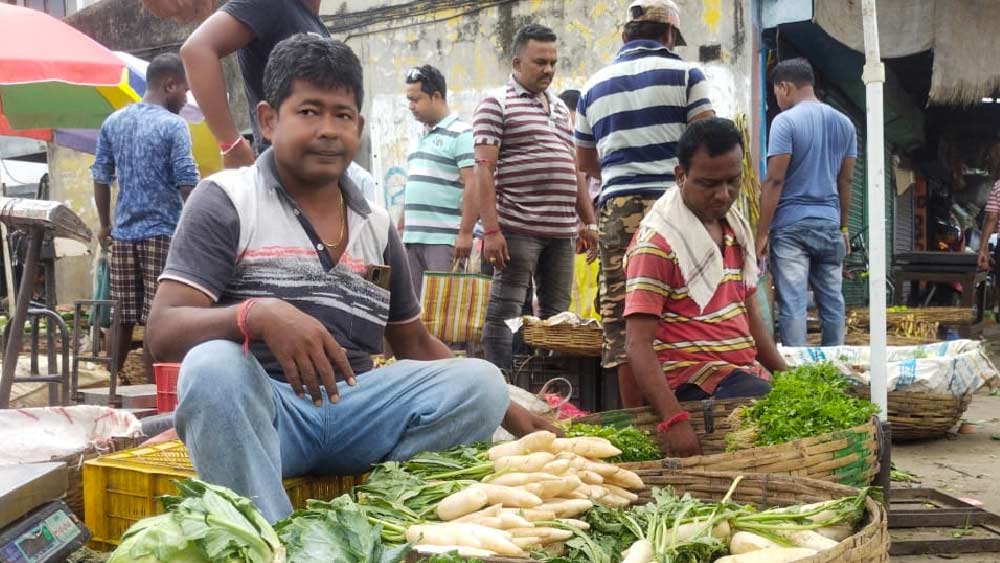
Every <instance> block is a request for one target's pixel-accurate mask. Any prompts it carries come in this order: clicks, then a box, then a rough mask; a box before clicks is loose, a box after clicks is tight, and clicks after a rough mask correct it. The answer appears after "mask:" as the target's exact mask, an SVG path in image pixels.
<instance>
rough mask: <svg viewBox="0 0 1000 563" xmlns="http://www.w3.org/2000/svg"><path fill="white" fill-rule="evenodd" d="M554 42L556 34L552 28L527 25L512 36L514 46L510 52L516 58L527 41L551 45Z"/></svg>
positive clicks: (533, 24) (535, 24)
mask: <svg viewBox="0 0 1000 563" xmlns="http://www.w3.org/2000/svg"><path fill="white" fill-rule="evenodd" d="M555 40H556V32H554V31H552V28H549V27H545V26H544V25H541V24H537V23H529V24H528V25H525V26H524V27H522V28H521V29H519V30H517V35H515V36H514V46H513V50H512V52H513V53H514V56H517V55H518V53H520V52H521V49H524V47H525V46H526V45H527V44H528V41H540V42H542V43H553V42H555Z"/></svg>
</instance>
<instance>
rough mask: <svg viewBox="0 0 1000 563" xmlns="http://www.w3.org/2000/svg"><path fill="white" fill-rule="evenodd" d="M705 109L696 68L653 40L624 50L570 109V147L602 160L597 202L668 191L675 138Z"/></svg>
mask: <svg viewBox="0 0 1000 563" xmlns="http://www.w3.org/2000/svg"><path fill="white" fill-rule="evenodd" d="M711 110H712V104H711V102H710V101H709V99H708V82H707V81H706V80H705V75H704V74H703V73H702V72H701V70H700V69H698V68H697V67H695V66H694V65H691V64H689V63H686V62H684V61H683V60H681V58H680V57H678V56H677V55H676V54H674V53H672V52H671V51H670V50H669V49H667V48H666V47H665V46H664V45H663V44H661V43H659V42H657V41H649V40H637V41H630V42H628V43H626V44H625V45H623V46H622V48H621V50H619V51H618V56H617V57H616V58H615V61H614V62H613V63H611V64H610V65H608V66H606V67H604V68H603V69H601V70H600V71H598V72H597V74H595V75H594V76H593V77H592V78H591V79H590V81H589V82H588V83H587V86H586V89H585V91H584V93H583V95H582V96H581V97H580V103H579V105H578V107H577V118H576V144H577V146H579V147H584V148H596V149H597V154H598V156H599V157H600V159H601V196H600V204H601V205H603V204H604V202H605V201H607V200H608V199H611V198H614V197H619V196H628V195H653V196H655V195H659V194H662V193H663V192H664V191H666V190H667V189H668V188H671V187H674V186H675V185H676V180H675V178H674V167H675V166H676V165H677V154H676V152H677V141H679V140H680V138H681V135H682V134H683V133H684V131H685V130H686V129H687V124H688V121H689V120H690V119H691V118H693V117H694V116H696V115H698V114H700V113H702V112H706V111H711Z"/></svg>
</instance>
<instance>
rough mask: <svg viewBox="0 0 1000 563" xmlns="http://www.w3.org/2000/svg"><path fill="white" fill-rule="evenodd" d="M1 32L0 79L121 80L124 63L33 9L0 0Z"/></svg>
mask: <svg viewBox="0 0 1000 563" xmlns="http://www.w3.org/2000/svg"><path fill="white" fill-rule="evenodd" d="M0 37H3V41H0V84H19V83H26V82H47V81H51V80H59V81H62V82H68V83H71V84H88V85H108V86H113V85H116V84H118V83H120V82H121V76H122V74H121V73H122V67H123V65H122V62H121V60H119V59H118V57H116V56H115V55H114V53H112V52H111V51H110V50H109V49H107V48H106V47H104V46H103V45H101V44H100V43H98V42H96V41H94V40H93V39H91V38H89V37H87V36H86V35H84V34H83V33H81V32H80V31H78V30H76V29H75V28H73V27H71V26H69V25H67V24H65V23H63V22H62V21H60V20H58V19H56V18H53V17H52V16H49V15H48V14H45V13H43V12H40V11H38V10H32V9H30V8H22V7H19V6H12V5H9V4H2V3H0Z"/></svg>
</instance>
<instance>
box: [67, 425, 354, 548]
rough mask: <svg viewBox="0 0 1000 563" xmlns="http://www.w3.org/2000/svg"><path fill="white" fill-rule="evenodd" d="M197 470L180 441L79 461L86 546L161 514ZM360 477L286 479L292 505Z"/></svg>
mask: <svg viewBox="0 0 1000 563" xmlns="http://www.w3.org/2000/svg"><path fill="white" fill-rule="evenodd" d="M196 476H197V474H196V473H195V471H194V468H193V467H192V466H191V460H190V459H188V453H187V449H186V448H185V447H184V444H183V443H181V442H180V441H179V440H174V441H171V442H164V443H162V444H157V445H155V446H150V447H148V448H136V449H133V450H126V451H123V452H118V453H113V454H108V455H105V456H101V457H98V458H95V459H92V460H90V461H87V462H86V463H84V465H83V502H84V515H85V522H86V524H87V528H89V529H90V532H91V534H93V537H92V539H91V544H90V545H91V547H92V548H94V549H98V550H104V551H109V550H112V549H114V548H115V546H116V545H118V542H119V540H120V539H121V537H122V534H124V533H125V531H126V530H128V529H129V527H130V526H132V524H135V523H136V522H138V521H139V520H142V519H143V518H146V517H147V516H154V515H156V514H160V513H162V512H163V508H162V507H161V506H160V501H159V500H157V497H160V496H163V495H176V494H177V487H176V486H174V481H178V480H183V479H185V478H187V477H196ZM363 480H364V476H348V477H343V476H337V475H324V476H318V477H296V478H293V479H285V492H287V493H288V498H289V499H290V500H291V501H292V506H295V507H301V506H304V505H305V502H306V500H308V499H322V500H329V499H332V498H334V497H337V496H340V495H342V494H344V493H346V492H348V491H350V490H351V487H353V486H354V485H357V484H359V483H361V482H363Z"/></svg>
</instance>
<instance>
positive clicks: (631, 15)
mask: <svg viewBox="0 0 1000 563" xmlns="http://www.w3.org/2000/svg"><path fill="white" fill-rule="evenodd" d="M625 21H626V23H625V28H624V30H623V32H622V41H623V42H624V45H622V47H621V49H620V50H619V51H618V55H617V57H616V58H615V60H614V62H612V63H611V64H610V65H608V66H607V67H604V68H603V69H601V70H600V71H598V72H597V74H595V75H594V76H593V77H592V78H591V79H590V81H589V82H588V83H587V85H586V87H585V91H584V94H583V96H582V97H581V98H580V103H579V105H578V106H577V119H576V158H577V163H578V165H579V166H580V169H581V171H583V172H585V173H587V175H589V176H591V177H593V178H600V180H601V192H600V197H599V199H598V205H599V206H600V219H599V221H600V223H599V225H600V249H601V276H600V299H601V318H602V321H603V324H604V346H603V358H602V363H603V365H604V367H605V368H616V369H617V371H618V385H619V389H620V393H621V398H622V403H623V404H624V405H625V406H626V407H635V406H640V405H641V404H642V402H643V398H642V395H641V393H640V391H639V388H638V386H637V385H636V383H635V378H634V377H633V374H632V368H631V366H630V365H629V363H628V358H627V356H626V354H625V319H624V316H623V315H624V302H625V270H624V268H623V267H622V259H623V257H624V256H625V249H626V248H627V247H628V245H629V243H630V242H631V241H632V236H633V235H634V234H635V232H636V230H637V229H638V227H639V222H640V221H641V220H642V218H643V217H644V216H645V215H646V213H647V212H648V211H649V208H650V207H651V206H652V205H653V203H654V202H655V201H656V200H657V199H658V198H659V197H660V196H661V195H663V194H664V192H666V191H667V190H668V189H672V188H674V187H676V185H677V183H676V179H675V178H674V168H675V166H676V165H677V155H676V146H677V142H678V141H679V140H680V137H681V135H682V134H683V133H684V131H685V130H686V129H687V126H688V124H689V123H692V122H694V121H697V120H699V119H704V118H707V117H712V116H714V115H715V112H714V111H713V110H712V104H711V102H710V101H709V99H708V83H707V81H706V80H705V75H704V74H702V72H701V70H699V69H698V68H696V67H695V66H694V65H691V64H689V63H686V62H684V61H683V60H681V58H680V57H679V56H678V55H677V54H676V53H674V52H673V48H674V47H675V46H678V45H686V44H687V43H686V42H685V41H684V37H683V36H682V35H681V30H680V10H679V9H678V8H677V5H676V4H675V3H674V2H672V1H671V0H635V1H634V2H632V4H631V5H630V6H629V8H628V13H627V14H626V20H625Z"/></svg>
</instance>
